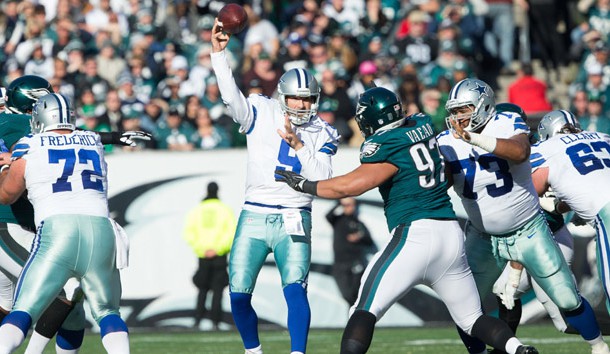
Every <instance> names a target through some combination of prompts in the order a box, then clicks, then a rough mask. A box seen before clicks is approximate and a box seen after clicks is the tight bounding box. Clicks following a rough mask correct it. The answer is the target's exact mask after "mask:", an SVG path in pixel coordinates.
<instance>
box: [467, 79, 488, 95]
mask: <svg viewBox="0 0 610 354" xmlns="http://www.w3.org/2000/svg"><path fill="white" fill-rule="evenodd" d="M475 84H476V87H473V88H471V89H470V91H477V92H478V93H479V98H481V96H483V95H485V96H487V97H489V93H488V92H487V87H488V86H486V85H480V84H479V83H478V82H476V83H475Z"/></svg>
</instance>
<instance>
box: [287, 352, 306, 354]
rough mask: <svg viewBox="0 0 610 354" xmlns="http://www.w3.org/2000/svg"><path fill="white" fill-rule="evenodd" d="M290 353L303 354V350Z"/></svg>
mask: <svg viewBox="0 0 610 354" xmlns="http://www.w3.org/2000/svg"><path fill="white" fill-rule="evenodd" d="M290 354H303V352H292V353H290Z"/></svg>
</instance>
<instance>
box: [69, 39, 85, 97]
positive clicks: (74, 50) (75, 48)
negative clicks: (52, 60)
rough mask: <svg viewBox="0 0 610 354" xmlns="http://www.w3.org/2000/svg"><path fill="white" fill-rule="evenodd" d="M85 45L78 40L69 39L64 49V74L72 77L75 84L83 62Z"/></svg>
mask: <svg viewBox="0 0 610 354" xmlns="http://www.w3.org/2000/svg"><path fill="white" fill-rule="evenodd" d="M84 51H85V45H84V44H83V42H81V41H80V40H74V39H73V40H71V41H70V43H68V45H67V46H66V48H65V49H64V52H66V55H67V59H66V63H68V66H67V68H66V75H67V76H68V77H71V78H74V82H72V83H73V84H74V85H75V86H76V83H77V81H78V80H77V78H76V77H77V76H78V75H79V73H80V70H81V68H82V67H83V65H84V63H85V56H84Z"/></svg>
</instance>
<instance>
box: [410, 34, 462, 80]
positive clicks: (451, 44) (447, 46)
mask: <svg viewBox="0 0 610 354" xmlns="http://www.w3.org/2000/svg"><path fill="white" fill-rule="evenodd" d="M462 59H463V58H462V57H461V56H460V55H459V54H458V48H457V43H456V42H455V41H452V40H444V41H442V42H440V44H439V54H438V57H437V58H436V59H435V60H434V61H433V62H430V63H429V64H427V65H426V66H425V67H424V68H423V69H422V70H420V74H419V75H420V77H419V78H420V80H421V82H422V83H423V84H424V86H425V87H437V86H438V82H439V80H440V78H442V77H443V78H445V79H447V80H449V81H450V82H451V81H453V70H454V68H455V63H456V62H457V61H458V60H462Z"/></svg>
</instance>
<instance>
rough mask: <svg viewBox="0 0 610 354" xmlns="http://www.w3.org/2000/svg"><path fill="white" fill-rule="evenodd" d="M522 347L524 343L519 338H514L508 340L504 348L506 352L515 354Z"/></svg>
mask: <svg viewBox="0 0 610 354" xmlns="http://www.w3.org/2000/svg"><path fill="white" fill-rule="evenodd" d="M520 345H523V343H521V341H520V340H518V339H517V337H512V338H511V339H509V340H508V342H506V348H504V350H505V351H506V352H507V353H509V354H514V353H515V352H516V351H517V348H519V346H520Z"/></svg>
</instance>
